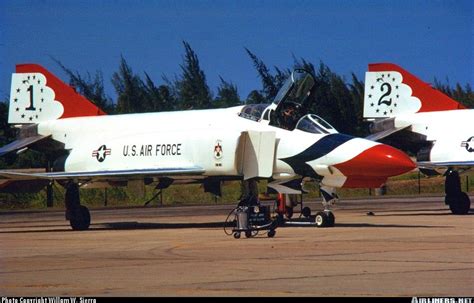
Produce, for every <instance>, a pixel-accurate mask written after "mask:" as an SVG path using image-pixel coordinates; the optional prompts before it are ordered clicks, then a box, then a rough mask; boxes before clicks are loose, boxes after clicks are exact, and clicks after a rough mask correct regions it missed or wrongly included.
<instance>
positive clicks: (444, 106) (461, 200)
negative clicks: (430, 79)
mask: <svg viewBox="0 0 474 303" xmlns="http://www.w3.org/2000/svg"><path fill="white" fill-rule="evenodd" d="M364 118H365V119H367V120H372V121H374V122H373V124H372V132H373V135H371V136H369V138H370V139H373V140H382V142H386V143H388V144H391V145H394V146H397V147H399V148H401V149H404V150H410V151H412V152H414V153H416V154H417V163H418V166H419V167H420V169H421V170H422V171H424V172H427V173H435V172H440V171H441V170H442V171H444V172H445V175H446V186H445V187H446V200H445V202H446V204H448V205H449V206H450V209H451V211H452V212H453V213H454V214H466V213H468V212H469V209H470V199H469V197H468V196H467V195H466V194H465V193H464V192H462V191H461V186H460V182H459V175H458V171H464V170H466V169H469V168H471V167H472V166H473V165H474V131H473V128H472V123H473V121H474V110H472V109H466V108H465V107H464V106H463V105H462V104H460V103H458V102H457V101H455V100H453V99H451V98H450V97H448V96H447V95H445V94H443V93H442V92H440V91H438V90H436V89H434V88H432V87H431V85H430V84H428V83H425V82H423V81H421V80H420V79H418V78H417V77H415V76H414V75H412V74H410V73H409V72H407V71H406V70H404V69H403V68H401V67H399V66H397V65H395V64H391V63H377V64H369V71H368V72H366V75H365V97H364Z"/></svg>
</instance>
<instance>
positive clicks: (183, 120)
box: [0, 64, 415, 230]
mask: <svg viewBox="0 0 474 303" xmlns="http://www.w3.org/2000/svg"><path fill="white" fill-rule="evenodd" d="M313 86H314V78H313V77H312V76H311V75H310V74H309V73H307V72H305V71H303V70H295V71H294V72H293V73H292V74H291V76H290V77H289V79H288V80H287V82H286V83H285V84H284V85H283V87H282V89H281V90H280V92H279V93H278V95H277V96H276V98H275V100H274V102H273V103H271V104H257V105H245V106H237V107H232V108H225V109H208V110H187V111H176V112H159V113H143V114H126V115H105V114H104V112H102V111H101V110H100V109H99V108H97V107H96V106H95V105H94V104H92V103H91V102H90V101H88V100H87V99H85V98H84V97H83V96H81V95H79V94H77V93H76V92H75V91H74V89H73V88H71V87H69V86H68V85H66V84H65V83H63V82H62V81H61V80H59V79H58V78H57V77H55V76H54V75H52V74H51V73H50V72H48V71H47V70H46V69H44V68H43V67H41V66H39V65H35V64H23V65H17V67H16V73H13V75H12V86H11V96H10V109H9V123H11V124H15V125H17V126H18V127H20V131H19V136H18V139H17V140H16V141H14V142H12V143H10V144H8V145H6V146H4V147H2V148H1V149H0V155H2V154H6V153H9V152H15V151H16V152H18V151H23V150H24V149H26V148H33V149H35V150H39V151H42V152H45V153H49V155H50V157H53V156H54V157H55V160H54V163H53V165H52V171H50V172H42V173H24V172H16V171H11V170H10V171H6V170H4V171H0V176H1V177H3V178H5V179H8V180H10V181H13V180H20V181H21V180H23V181H24V180H56V181H58V182H59V183H60V184H62V185H64V186H65V187H66V194H65V204H66V218H67V219H68V220H69V221H70V225H71V227H72V228H73V229H74V230H83V229H87V228H88V227H89V224H90V214H89V211H88V209H87V208H86V207H85V206H82V205H81V204H80V199H79V190H78V189H79V187H80V186H84V187H99V186H111V185H116V184H131V183H133V184H137V183H139V184H147V185H149V184H154V185H155V184H156V188H158V189H162V188H166V187H168V186H169V185H171V184H173V183H174V184H179V183H183V182H201V183H203V186H204V190H205V191H207V192H212V193H214V194H216V195H219V194H220V186H221V183H222V181H225V180H244V181H245V180H261V179H266V180H269V185H268V186H269V187H271V188H273V189H274V190H275V191H277V192H279V193H287V194H296V193H301V183H302V181H303V180H309V179H311V180H317V181H319V182H320V185H321V193H322V197H323V204H324V208H325V211H323V212H319V213H318V214H317V215H316V222H317V223H318V225H320V226H332V225H334V215H333V214H332V213H331V212H330V210H329V207H330V205H331V203H332V202H334V200H335V199H336V198H337V196H336V194H335V188H339V187H365V188H368V187H379V186H381V185H382V184H383V183H384V182H385V181H386V180H387V178H388V177H390V176H395V175H399V174H402V173H405V172H407V171H410V170H412V169H413V168H414V167H415V164H414V163H413V162H412V161H411V160H410V158H409V157H408V156H407V155H406V154H404V153H403V152H401V151H399V150H398V149H395V148H393V147H390V146H388V145H384V144H381V143H378V142H375V141H370V140H366V139H362V138H355V137H352V136H348V135H344V134H340V133H338V132H337V131H336V130H335V129H334V128H333V127H332V126H331V125H329V124H328V123H327V122H325V121H324V120H323V119H322V118H320V117H319V116H317V115H315V114H311V113H308V112H306V106H305V101H306V100H307V97H308V96H309V94H310V93H311V89H312V87H313Z"/></svg>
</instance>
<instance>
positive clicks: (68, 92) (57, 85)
mask: <svg viewBox="0 0 474 303" xmlns="http://www.w3.org/2000/svg"><path fill="white" fill-rule="evenodd" d="M16 72H17V73H41V74H43V75H44V76H45V77H46V80H47V86H49V87H51V88H52V89H53V90H54V93H55V95H56V96H55V100H57V101H59V102H61V103H62V105H63V106H64V113H63V115H62V116H61V118H71V117H84V116H100V115H106V113H105V112H103V111H102V110H101V109H100V108H98V107H97V106H96V105H94V104H93V103H92V102H90V101H89V100H87V99H86V98H84V97H83V96H81V95H80V94H78V93H76V91H75V90H74V89H73V88H72V87H70V86H69V85H67V84H66V83H64V82H63V81H61V80H60V79H58V78H57V77H56V76H54V75H53V74H51V73H50V72H48V71H47V70H46V69H45V68H43V67H42V66H40V65H38V64H18V65H17V66H16ZM61 118H60V119H61Z"/></svg>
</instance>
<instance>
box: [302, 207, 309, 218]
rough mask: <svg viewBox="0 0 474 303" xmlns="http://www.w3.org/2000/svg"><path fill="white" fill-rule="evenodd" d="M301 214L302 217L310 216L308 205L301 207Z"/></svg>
mask: <svg viewBox="0 0 474 303" xmlns="http://www.w3.org/2000/svg"><path fill="white" fill-rule="evenodd" d="M301 214H302V215H303V217H305V218H309V217H310V216H311V208H309V207H308V206H306V207H303V209H302V210H301Z"/></svg>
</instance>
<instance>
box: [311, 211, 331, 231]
mask: <svg viewBox="0 0 474 303" xmlns="http://www.w3.org/2000/svg"><path fill="white" fill-rule="evenodd" d="M327 220H328V219H327V217H326V214H325V213H324V212H322V211H319V212H318V213H317V214H316V218H315V219H314V222H315V223H316V226H317V227H326V224H327Z"/></svg>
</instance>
